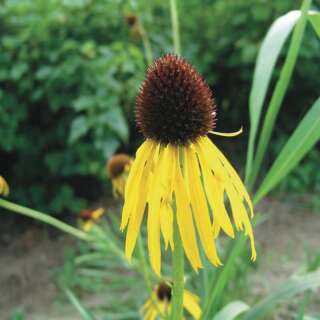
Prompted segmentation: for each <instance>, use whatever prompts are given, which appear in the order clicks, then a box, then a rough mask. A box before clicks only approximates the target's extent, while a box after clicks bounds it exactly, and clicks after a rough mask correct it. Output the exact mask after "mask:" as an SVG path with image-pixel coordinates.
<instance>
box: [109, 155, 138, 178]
mask: <svg viewBox="0 0 320 320" xmlns="http://www.w3.org/2000/svg"><path fill="white" fill-rule="evenodd" d="M131 162H132V158H131V157H129V156H128V155H127V154H124V153H119V154H116V155H114V156H113V157H112V158H111V159H110V160H109V161H108V162H107V173H108V176H109V177H110V179H114V178H117V177H119V176H120V175H121V174H122V173H123V172H124V170H125V168H126V166H128V165H130V164H131Z"/></svg>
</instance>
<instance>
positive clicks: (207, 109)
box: [136, 54, 216, 145]
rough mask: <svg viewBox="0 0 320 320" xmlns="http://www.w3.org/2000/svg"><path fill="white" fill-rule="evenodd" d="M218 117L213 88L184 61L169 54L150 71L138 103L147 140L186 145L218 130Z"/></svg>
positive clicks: (137, 110) (142, 128)
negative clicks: (211, 131)
mask: <svg viewBox="0 0 320 320" xmlns="http://www.w3.org/2000/svg"><path fill="white" fill-rule="evenodd" d="M215 114H216V113H215V105H214V102H213V97H212V93H211V90H210V88H209V87H208V85H207V84H206V83H205V81H204V80H203V78H202V77H201V76H200V74H199V73H198V72H197V71H195V69H193V67H192V66H191V64H189V63H188V62H186V61H185V60H184V59H183V58H181V57H178V56H175V55H172V54H167V55H165V56H163V57H162V58H159V59H157V60H156V61H155V62H154V63H153V64H152V65H151V66H150V67H149V69H148V72H147V75H146V79H145V80H144V82H143V84H142V86H141V89H140V93H139V95H138V97H137V103H136V121H137V125H138V127H139V128H140V130H141V131H142V133H143V134H144V136H145V138H149V139H153V140H156V141H157V142H159V143H161V144H164V145H167V144H168V143H171V144H175V145H177V144H179V145H180V144H182V145H186V144H188V143H189V142H192V141H194V140H196V139H197V138H198V137H199V136H204V135H206V134H207V133H208V132H209V131H210V130H212V129H213V128H214V126H215Z"/></svg>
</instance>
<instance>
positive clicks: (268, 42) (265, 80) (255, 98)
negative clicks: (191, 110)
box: [246, 10, 300, 176]
mask: <svg viewBox="0 0 320 320" xmlns="http://www.w3.org/2000/svg"><path fill="white" fill-rule="evenodd" d="M299 17H300V11H299V10H294V11H290V12H288V13H287V14H285V15H283V16H281V17H279V18H278V19H276V20H275V22H274V23H273V24H272V25H271V27H270V29H269V31H268V33H267V35H266V37H265V38H264V40H263V42H262V45H261V48H260V50H259V54H258V58H257V62H256V65H255V69H254V74H253V81H252V87H251V91H250V98H249V111H250V136H249V146H248V155H247V167H246V175H247V176H248V175H249V174H250V172H251V167H252V161H253V151H254V143H255V139H256V134H257V130H258V126H259V122H260V117H261V111H262V106H263V104H264V100H265V97H266V94H267V90H268V87H269V84H270V79H271V75H272V72H273V69H274V66H275V64H276V62H277V60H278V57H279V54H280V52H281V49H282V47H283V45H284V43H285V41H286V39H287V38H288V36H289V34H290V33H291V31H292V29H293V27H294V26H295V24H296V22H297V21H298V19H299Z"/></svg>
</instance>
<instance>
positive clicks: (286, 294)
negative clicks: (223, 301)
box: [242, 271, 320, 320]
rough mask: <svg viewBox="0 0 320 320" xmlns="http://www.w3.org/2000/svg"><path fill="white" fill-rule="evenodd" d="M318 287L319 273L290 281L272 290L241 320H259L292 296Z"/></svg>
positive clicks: (319, 283) (319, 284) (319, 282)
mask: <svg viewBox="0 0 320 320" xmlns="http://www.w3.org/2000/svg"><path fill="white" fill-rule="evenodd" d="M319 286H320V271H316V272H312V273H308V274H305V275H303V276H299V277H297V278H294V279H290V280H288V281H287V282H285V283H284V284H283V285H282V286H280V287H279V288H278V289H276V290H274V291H273V292H272V293H271V294H269V295H268V296H267V297H266V298H264V299H262V300H261V301H260V302H259V303H257V304H256V305H255V306H253V307H252V308H251V309H250V310H249V311H248V312H247V313H246V314H245V315H244V316H243V319H242V320H257V319H261V318H262V317H263V316H265V315H266V314H267V313H268V312H270V311H271V310H272V309H273V308H274V307H276V306H277V305H278V304H279V303H281V302H284V301H287V300H288V299H290V298H291V297H293V296H294V295H296V294H298V293H301V292H304V291H306V290H310V289H314V288H318V287H319Z"/></svg>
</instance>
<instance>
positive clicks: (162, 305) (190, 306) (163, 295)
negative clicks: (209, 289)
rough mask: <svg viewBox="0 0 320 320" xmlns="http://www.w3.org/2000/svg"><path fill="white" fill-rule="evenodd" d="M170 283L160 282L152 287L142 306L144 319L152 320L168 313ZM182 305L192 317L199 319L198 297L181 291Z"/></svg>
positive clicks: (170, 293)
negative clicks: (150, 295) (150, 293)
mask: <svg viewBox="0 0 320 320" xmlns="http://www.w3.org/2000/svg"><path fill="white" fill-rule="evenodd" d="M171 297H172V285H171V283H170V282H160V283H159V284H158V285H156V286H155V287H154V290H153V292H152V297H150V298H149V299H148V300H147V302H146V303H145V304H144V306H143V312H144V317H143V319H144V320H154V319H156V318H157V316H159V315H160V314H169V313H170V309H171ZM183 306H184V308H185V309H186V310H187V311H188V312H189V313H190V314H191V316H192V318H193V319H200V316H201V309H200V306H199V297H198V296H196V295H195V294H193V293H191V292H190V291H188V290H184V292H183Z"/></svg>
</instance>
